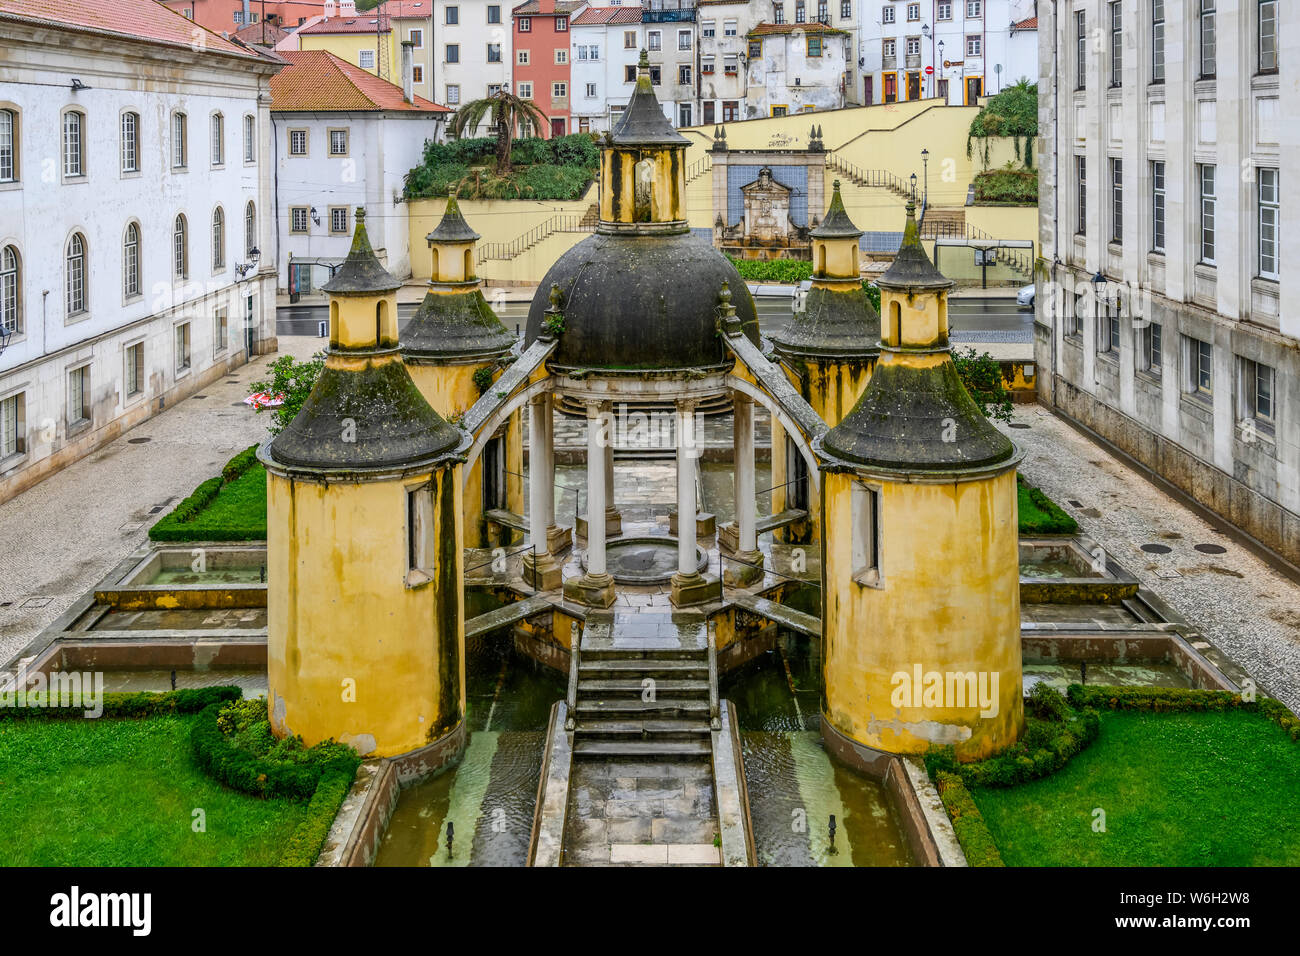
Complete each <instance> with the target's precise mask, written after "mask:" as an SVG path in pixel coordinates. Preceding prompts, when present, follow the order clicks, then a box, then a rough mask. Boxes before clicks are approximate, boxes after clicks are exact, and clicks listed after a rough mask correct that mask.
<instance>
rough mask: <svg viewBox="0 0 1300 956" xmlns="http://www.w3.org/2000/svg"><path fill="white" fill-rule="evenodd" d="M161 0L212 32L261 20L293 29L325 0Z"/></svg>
mask: <svg viewBox="0 0 1300 956" xmlns="http://www.w3.org/2000/svg"><path fill="white" fill-rule="evenodd" d="M161 2H162V3H163V4H164V5H165V6H168V7H170V8H171V9H173V10H175V11H176V12H177V13H179V14H181V15H182V16H184V17H186V18H187V19H190V20H193V21H194V22H195V23H197V24H199V26H202V27H206V28H207V29H209V30H212V31H213V32H215V33H234V32H235V31H237V30H242V29H243V28H244V27H246V26H251V25H252V24H255V23H262V22H263V21H266V22H268V23H272V24H274V25H276V26H280V27H284V28H285V29H293V28H294V27H297V26H299V25H300V24H302V23H303V22H304V21H305V20H307V19H308V18H310V17H313V16H316V15H318V14H320V13H323V12H324V10H325V0H161ZM255 42H256V41H255Z"/></svg>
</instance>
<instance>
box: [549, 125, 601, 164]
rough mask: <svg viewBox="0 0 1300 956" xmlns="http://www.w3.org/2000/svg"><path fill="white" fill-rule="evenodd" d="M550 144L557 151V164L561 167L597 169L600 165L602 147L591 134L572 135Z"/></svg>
mask: <svg viewBox="0 0 1300 956" xmlns="http://www.w3.org/2000/svg"><path fill="white" fill-rule="evenodd" d="M550 142H551V147H552V148H553V149H554V150H555V162H556V163H557V164H559V165H561V166H581V167H583V168H585V169H595V168H596V166H598V165H599V164H600V147H599V146H597V145H596V138H595V136H593V135H592V134H591V133H570V134H569V135H568V136H559V137H557V138H555V139H553V140H551V141H550Z"/></svg>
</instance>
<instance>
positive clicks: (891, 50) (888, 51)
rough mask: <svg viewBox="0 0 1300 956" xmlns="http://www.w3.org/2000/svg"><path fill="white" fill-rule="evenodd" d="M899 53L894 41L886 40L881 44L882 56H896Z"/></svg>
mask: <svg viewBox="0 0 1300 956" xmlns="http://www.w3.org/2000/svg"><path fill="white" fill-rule="evenodd" d="M897 52H898V46H897V44H896V42H895V41H894V40H884V41H882V42H881V44H880V55H881V56H894V55H895V54H896V53H897Z"/></svg>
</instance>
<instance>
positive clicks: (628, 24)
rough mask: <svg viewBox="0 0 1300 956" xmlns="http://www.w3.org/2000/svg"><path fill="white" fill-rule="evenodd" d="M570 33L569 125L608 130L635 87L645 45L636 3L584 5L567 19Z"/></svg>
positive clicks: (577, 129)
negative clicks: (638, 66)
mask: <svg viewBox="0 0 1300 956" xmlns="http://www.w3.org/2000/svg"><path fill="white" fill-rule="evenodd" d="M569 36H570V43H571V47H570V52H569V65H570V71H571V73H570V75H571V79H572V84H573V96H572V97H571V100H570V102H571V103H572V107H571V110H572V116H573V124H572V127H573V130H574V132H577V133H587V132H592V133H596V132H604V131H606V130H610V129H613V126H614V124H615V123H617V122H618V119H619V117H620V116H621V115H622V112H623V110H624V109H626V108H627V102H628V100H629V99H630V98H631V96H632V90H633V88H634V87H635V86H636V65H637V60H638V58H639V57H640V55H641V48H642V47H643V46H644V45H645V31H644V30H643V29H642V27H641V7H640V5H639V4H637V5H632V6H626V7H625V6H602V7H588V8H587V9H586V10H584V11H582V13H580V14H578V15H577V16H575V17H573V19H572V20H570V21H569Z"/></svg>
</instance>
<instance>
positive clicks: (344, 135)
mask: <svg viewBox="0 0 1300 956" xmlns="http://www.w3.org/2000/svg"><path fill="white" fill-rule="evenodd" d="M347 154H348V131H347V130H346V129H332V130H330V155H331V156H346V155H347Z"/></svg>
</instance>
